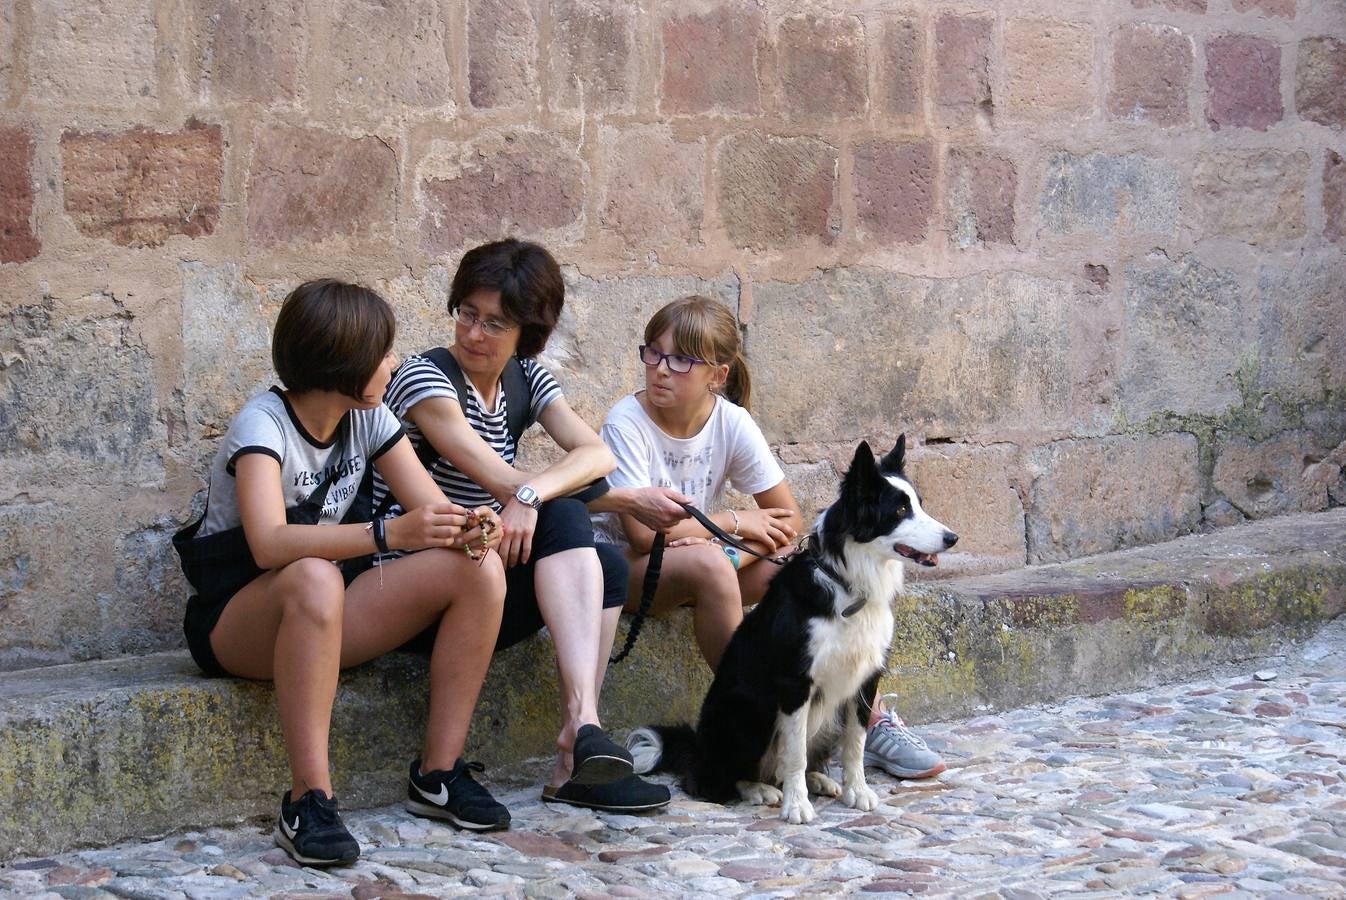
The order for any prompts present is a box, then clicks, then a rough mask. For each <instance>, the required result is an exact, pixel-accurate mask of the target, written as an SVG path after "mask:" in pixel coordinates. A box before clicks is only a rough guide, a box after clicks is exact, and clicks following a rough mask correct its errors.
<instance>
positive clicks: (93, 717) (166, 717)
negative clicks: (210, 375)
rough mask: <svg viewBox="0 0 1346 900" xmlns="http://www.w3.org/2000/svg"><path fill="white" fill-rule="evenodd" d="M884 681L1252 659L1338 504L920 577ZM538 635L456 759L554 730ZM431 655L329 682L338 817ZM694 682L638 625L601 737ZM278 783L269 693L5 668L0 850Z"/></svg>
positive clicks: (493, 760) (682, 659)
mask: <svg viewBox="0 0 1346 900" xmlns="http://www.w3.org/2000/svg"><path fill="white" fill-rule="evenodd" d="M914 587H915V589H914V592H913V594H912V595H911V596H909V597H907V598H904V599H903V600H901V601H899V605H898V636H897V640H896V641H895V642H894V649H893V652H892V654H891V656H890V669H891V673H890V675H889V676H888V678H887V679H886V681H885V685H884V687H885V689H886V690H897V691H898V692H899V693H900V695H901V697H902V701H903V702H902V705H903V712H904V713H906V714H907V715H908V716H909V718H910V719H911V720H912V721H916V722H920V721H930V720H932V719H936V718H938V719H949V718H956V717H958V716H961V715H967V714H971V713H973V712H975V711H978V710H984V709H986V708H988V707H994V708H1004V707H1011V706H1020V705H1023V704H1026V703H1035V702H1042V701H1046V700H1052V699H1059V698H1062V697H1067V696H1075V695H1081V694H1090V693H1098V692H1103V691H1116V690H1125V689H1128V688H1131V687H1138V686H1141V685H1145V684H1153V683H1156V682H1159V681H1163V680H1170V679H1176V678H1183V677H1187V676H1189V675H1191V674H1193V673H1196V672H1199V671H1202V670H1204V669H1208V668H1210V667H1211V666H1213V665H1217V664H1219V663H1222V662H1229V661H1232V660H1237V659H1244V658H1250V657H1253V656H1263V655H1266V654H1268V652H1270V651H1271V650H1273V649H1274V647H1275V645H1276V644H1277V643H1278V642H1281V641H1284V640H1288V639H1299V638H1303V637H1305V636H1307V635H1308V634H1310V633H1311V632H1312V631H1313V630H1315V629H1316V628H1317V626H1318V625H1319V624H1320V623H1321V622H1323V621H1325V620H1328V619H1331V618H1333V617H1335V616H1336V615H1338V614H1340V613H1341V612H1342V611H1343V609H1344V608H1346V510H1342V509H1338V510H1334V511H1331V512H1327V513H1319V514H1314V515H1300V516H1286V517H1283V518H1280V519H1273V520H1268V521H1264V522H1260V523H1257V524H1253V525H1246V526H1240V527H1237V528H1232V529H1227V530H1224V531H1220V532H1216V533H1214V534H1209V535H1196V536H1191V537H1186V538H1182V539H1180V540H1177V541H1173V542H1170V543H1167V544H1161V545H1155V546H1151V547H1145V548H1140V549H1136V550H1129V551H1122V552H1118V553H1111V554H1107V555H1104V556H1097V557H1092V558H1089V559H1083V560H1077V561H1075V562H1071V563H1064V564H1059V565H1053V566H1042V567H1036V568H1030V569H1023V570H1020V571H1017V572H1010V573H1005V574H1001V575H994V576H982V577H971V578H961V579H954V580H950V581H947V582H942V583H927V584H926V585H923V586H922V585H916V586H914ZM553 673H554V658H553V656H552V652H551V647H550V643H549V642H547V641H545V640H531V641H527V642H525V643H524V644H522V645H520V646H518V647H515V648H513V649H511V650H510V651H508V652H507V653H505V654H502V655H501V657H500V658H499V659H497V660H496V661H495V663H494V665H493V666H492V667H491V672H490V675H489V676H488V679H487V683H486V686H485V688H484V690H483V692H482V700H481V703H480V705H479V707H478V711H477V716H476V719H475V720H474V722H473V734H472V747H471V749H470V751H469V753H470V755H471V757H473V758H480V759H482V760H483V761H485V762H486V763H487V765H488V766H491V767H492V768H494V769H496V770H497V771H500V770H503V771H504V772H506V773H507V772H509V771H510V770H513V771H515V772H517V771H518V769H519V767H520V766H521V764H522V763H523V761H524V760H526V759H528V758H530V757H538V756H545V755H547V754H548V753H549V752H550V748H551V742H552V740H553V739H554V736H555V732H556V729H557V719H556V706H557V702H556V691H555V677H554V674H553ZM424 677H425V665H424V662H423V661H422V660H421V659H419V658H417V657H413V656H409V655H404V654H393V655H391V656H390V657H388V658H386V659H384V660H381V661H379V662H378V663H375V664H372V665H368V666H363V667H361V668H360V669H358V670H355V671H353V672H350V673H347V674H346V675H344V676H343V678H342V680H341V685H340V688H339V691H338V695H337V704H336V711H335V714H334V718H333V726H332V763H333V767H334V772H335V775H336V784H337V790H338V793H339V795H340V796H341V798H342V802H343V804H344V805H345V806H348V807H358V806H366V805H376V804H383V803H389V802H392V801H394V800H396V799H399V798H400V796H401V791H402V790H403V784H404V779H405V768H404V767H405V766H406V764H407V762H408V761H409V760H410V759H411V757H413V756H414V755H415V754H416V752H417V747H418V745H419V741H420V735H421V723H422V721H423V717H424V710H425V691H424V689H423V684H424ZM708 681H709V673H708V672H707V671H706V669H705V667H704V666H703V665H702V664H701V662H700V659H699V656H698V654H697V652H696V649H695V645H694V643H693V641H692V639H691V630H690V623H689V622H688V621H687V617H686V615H677V616H673V617H670V618H668V619H666V620H662V621H652V622H650V623H649V624H648V625H647V628H646V632H645V634H644V635H643V636H642V638H641V640H640V643H639V644H638V646H637V648H636V651H635V652H634V653H633V654H632V657H631V658H630V659H629V660H628V661H627V662H626V663H624V664H623V665H621V666H619V667H617V668H616V669H615V670H613V671H612V672H611V673H610V674H609V676H608V680H607V684H606V685H605V688H604V698H603V699H604V710H605V716H606V719H607V723H608V725H609V726H610V727H612V728H613V729H615V730H622V729H625V728H628V727H630V726H632V725H635V724H639V723H643V722H649V721H668V720H677V719H691V718H693V717H694V716H695V713H696V708H697V705H698V703H699V700H700V696H701V694H702V692H703V691H704V689H705V686H706V684H707V683H708ZM285 778H286V775H285V767H284V754H283V751H282V745H281V740H280V734H279V728H278V726H277V724H276V721H275V713H274V708H273V704H272V692H271V689H270V687H268V686H267V685H263V684H251V683H244V682H238V681H233V680H228V679H224V680H211V679H206V678H202V677H201V676H200V675H199V674H198V673H197V671H196V669H195V667H194V666H193V664H192V663H191V661H190V660H189V659H188V658H187V656H186V655H185V654H182V653H170V654H159V655H156V656H150V657H145V658H139V659H122V660H111V661H104V662H95V663H84V664H78V665H69V666H55V667H51V668H45V669H32V670H27V671H23V672H12V673H8V674H4V675H0V809H3V810H6V812H5V813H4V814H3V815H0V848H2V849H0V859H3V858H8V857H12V856H20V855H37V854H46V853H52V852H56V851H59V850H63V849H68V848H71V847H76V846H83V845H89V844H106V843H111V842H114V841H117V840H121V839H124V838H128V837H145V836H151V835H157V834H162V833H166V832H168V831H170V830H179V829H182V828H190V827H201V826H206V825H210V824H216V823H224V822H236V821H239V820H242V819H245V818H247V817H250V816H268V817H269V816H270V815H272V814H273V810H274V807H275V803H276V794H277V793H278V791H279V790H280V786H281V785H282V784H283V782H284V780H285Z"/></svg>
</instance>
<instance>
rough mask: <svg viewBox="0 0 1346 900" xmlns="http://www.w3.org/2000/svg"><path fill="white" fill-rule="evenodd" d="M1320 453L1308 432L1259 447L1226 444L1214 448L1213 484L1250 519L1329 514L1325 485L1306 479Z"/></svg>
mask: <svg viewBox="0 0 1346 900" xmlns="http://www.w3.org/2000/svg"><path fill="white" fill-rule="evenodd" d="M1321 452H1322V448H1321V447H1318V446H1317V445H1316V443H1315V441H1314V440H1313V438H1312V437H1311V436H1309V435H1308V434H1305V433H1304V432H1290V433H1288V434H1282V435H1279V436H1277V437H1276V438H1273V439H1272V440H1269V441H1260V442H1259V441H1250V440H1248V439H1246V438H1237V437H1235V438H1227V439H1225V440H1222V441H1220V442H1219V444H1218V446H1217V448H1216V456H1215V471H1214V473H1213V474H1212V476H1211V484H1212V486H1213V487H1214V488H1215V490H1217V491H1219V492H1220V494H1221V495H1222V496H1223V497H1224V498H1225V499H1226V500H1228V501H1229V502H1230V503H1231V504H1232V505H1233V506H1234V507H1235V508H1236V509H1237V510H1238V511H1239V512H1241V513H1243V515H1245V516H1247V517H1248V518H1250V519H1261V518H1265V517H1267V516H1275V515H1280V514H1282V513H1287V512H1315V511H1317V510H1320V509H1326V508H1327V485H1326V484H1324V483H1323V482H1321V481H1317V480H1314V479H1311V478H1306V477H1305V470H1306V469H1307V468H1308V466H1309V465H1310V464H1311V461H1312V460H1314V459H1316V458H1317V457H1318V456H1320V455H1321Z"/></svg>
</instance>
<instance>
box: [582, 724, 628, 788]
mask: <svg viewBox="0 0 1346 900" xmlns="http://www.w3.org/2000/svg"><path fill="white" fill-rule="evenodd" d="M572 754H573V756H574V759H575V764H574V768H573V769H572V770H571V775H570V781H569V782H567V783H570V784H609V783H611V782H613V781H616V780H618V779H619V778H625V777H626V776H627V775H630V774H632V773H633V772H634V768H633V767H632V764H631V754H630V752H628V751H627V749H626V748H625V747H623V746H621V745H620V744H616V743H614V742H613V741H612V739H611V738H609V737H608V736H607V735H606V734H604V733H603V729H601V728H599V727H598V726H597V725H581V726H580V729H579V731H577V732H575V748H574V750H573V751H572Z"/></svg>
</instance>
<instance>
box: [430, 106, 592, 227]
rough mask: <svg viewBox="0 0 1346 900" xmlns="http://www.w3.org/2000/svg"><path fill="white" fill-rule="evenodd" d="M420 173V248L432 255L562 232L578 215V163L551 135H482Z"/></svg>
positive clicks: (581, 191)
mask: <svg viewBox="0 0 1346 900" xmlns="http://www.w3.org/2000/svg"><path fill="white" fill-rule="evenodd" d="M420 171H421V179H420V184H421V195H422V198H423V203H424V207H423V210H424V213H423V218H422V220H421V246H422V247H424V248H425V249H427V250H430V251H432V252H442V251H447V250H454V249H458V248H460V247H464V246H467V245H468V244H469V243H472V242H475V241H478V240H493V239H496V238H498V237H500V236H502V235H504V234H524V235H536V234H537V233H538V232H542V231H548V230H553V229H559V228H564V227H565V226H568V225H572V224H574V223H575V222H576V221H578V220H579V218H580V215H581V213H582V212H583V209H584V176H585V169H584V164H583V163H582V162H581V161H580V158H579V157H578V156H577V155H576V153H575V150H574V148H573V147H570V146H568V145H567V144H565V143H564V142H563V141H561V140H560V139H559V138H557V137H554V136H553V135H550V134H541V133H538V132H524V131H519V132H516V131H508V132H492V133H487V134H484V135H482V136H480V138H479V139H478V140H477V141H475V142H473V143H472V144H471V145H469V146H466V147H463V148H462V149H461V151H460V152H459V153H458V155H456V156H455V157H453V158H450V159H438V158H434V157H432V158H430V159H427V160H426V161H425V162H423V163H422V165H421V170H420Z"/></svg>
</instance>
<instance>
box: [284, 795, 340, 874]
mask: <svg viewBox="0 0 1346 900" xmlns="http://www.w3.org/2000/svg"><path fill="white" fill-rule="evenodd" d="M275 837H276V846H277V847H280V848H281V849H282V850H284V851H285V852H286V853H288V854H290V856H292V857H294V859H295V861H296V862H301V863H303V864H304V865H306V866H342V865H346V864H348V863H353V862H355V860H357V859H359V858H360V844H359V842H357V841H356V840H355V838H353V837H351V833H350V832H349V831H347V830H346V826H345V825H343V824H342V822H341V816H339V815H338V814H337V801H336V798H335V797H328V796H327V795H326V794H324V793H323V792H322V791H319V790H316V789H315V790H311V791H308V792H307V793H305V794H304V795H303V796H302V797H300V798H299V799H298V800H295V801H294V802H293V803H292V802H290V794H289V791H286V792H285V793H284V794H281V795H280V818H279V819H277V820H276V833H275Z"/></svg>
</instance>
